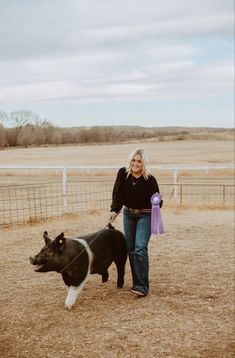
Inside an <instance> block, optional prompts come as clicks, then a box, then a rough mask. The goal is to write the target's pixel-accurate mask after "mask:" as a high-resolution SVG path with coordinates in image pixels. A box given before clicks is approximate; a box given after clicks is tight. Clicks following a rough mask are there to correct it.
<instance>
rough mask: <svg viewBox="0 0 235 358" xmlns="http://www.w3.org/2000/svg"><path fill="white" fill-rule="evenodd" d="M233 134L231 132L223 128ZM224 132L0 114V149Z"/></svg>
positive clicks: (198, 135) (33, 114) (180, 137)
mask: <svg viewBox="0 0 235 358" xmlns="http://www.w3.org/2000/svg"><path fill="white" fill-rule="evenodd" d="M224 131H231V129H228V130H226V129H223V131H222V132H223V133H224ZM216 133H218V134H221V129H219V128H217V129H215V128H214V129H211V128H187V127H163V128H158V127H151V128H148V127H140V126H92V127H85V126H81V127H68V128H62V127H58V126H55V125H53V124H52V123H51V122H50V121H49V120H48V119H45V118H40V117H39V116H38V115H37V114H35V113H33V112H30V111H14V112H11V113H6V112H3V111H2V112H1V111H0V147H15V146H22V147H28V146H41V145H62V144H94V143H122V142H130V141H142V140H149V139H150V140H151V139H152V138H155V139H156V141H165V140H184V139H193V138H194V137H195V139H198V138H200V139H206V138H207V137H208V135H211V134H214V135H215V134H216Z"/></svg>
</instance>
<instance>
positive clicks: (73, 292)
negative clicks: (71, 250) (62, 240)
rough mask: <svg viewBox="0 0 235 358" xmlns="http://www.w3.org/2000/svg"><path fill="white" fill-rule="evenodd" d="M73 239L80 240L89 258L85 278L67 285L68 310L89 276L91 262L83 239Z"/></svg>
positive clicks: (89, 251) (66, 305)
mask: <svg viewBox="0 0 235 358" xmlns="http://www.w3.org/2000/svg"><path fill="white" fill-rule="evenodd" d="M73 240H76V241H78V242H80V243H81V244H82V245H83V246H84V249H85V250H86V252H87V255H88V258H89V260H88V268H87V274H86V277H85V279H84V280H83V281H82V282H81V283H80V285H79V286H69V288H68V295H67V297H66V300H65V308H67V309H68V310H70V309H71V308H72V307H73V305H74V304H75V302H76V299H77V297H78V295H79V294H80V293H81V292H82V289H83V287H84V285H85V283H86V282H87V280H88V278H89V275H90V270H91V263H92V259H93V254H92V252H91V250H90V248H89V246H88V244H87V242H86V241H85V240H83V239H77V238H74V239H73Z"/></svg>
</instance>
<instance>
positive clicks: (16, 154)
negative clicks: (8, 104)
mask: <svg viewBox="0 0 235 358" xmlns="http://www.w3.org/2000/svg"><path fill="white" fill-rule="evenodd" d="M136 147H142V148H144V149H145V151H146V153H147V155H148V158H149V162H150V164H198V163H200V164H207V163H209V164H213V163H234V141H233V140H219V141H218V140H217V141H215V140H184V141H172V142H156V141H155V142H154V141H153V142H140V143H127V144H112V145H111V144H109V145H108V144H103V145H80V146H79V145H77V146H72V145H71V146H58V147H40V148H11V149H4V150H0V164H7V165H8V164H12V165H13V164H16V165H20V164H22V165H23V164H24V165H27V164H28V165H31V164H34V165H54V166H56V165H57V166H58V165H60V166H66V165H67V166H69V165H118V166H119V165H121V166H123V165H125V164H126V163H127V158H128V154H129V152H130V151H132V150H133V149H134V148H136Z"/></svg>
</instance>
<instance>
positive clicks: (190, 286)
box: [0, 141, 235, 358]
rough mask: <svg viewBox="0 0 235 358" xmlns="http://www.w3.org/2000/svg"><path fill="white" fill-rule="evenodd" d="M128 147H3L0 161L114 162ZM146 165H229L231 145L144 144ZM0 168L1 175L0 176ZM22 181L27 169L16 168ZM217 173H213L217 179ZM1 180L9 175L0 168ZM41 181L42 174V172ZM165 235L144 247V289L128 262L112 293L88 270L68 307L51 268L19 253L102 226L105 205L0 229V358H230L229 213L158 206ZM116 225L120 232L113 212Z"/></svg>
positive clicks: (113, 278)
mask: <svg viewBox="0 0 235 358" xmlns="http://www.w3.org/2000/svg"><path fill="white" fill-rule="evenodd" d="M135 146H136V145H133V144H125V145H113V146H111V145H110V146H108V145H102V146H91V147H88V146H81V147H80V146H76V147H58V148H53V147H51V148H32V149H11V150H3V151H0V164H4V163H5V164H19V163H21V164H47V165H82V164H84V165H85V164H89V165H92V164H94V165H95V164H97V165H101V164H107V165H112V164H114V165H123V164H125V161H126V156H127V154H128V152H129V151H130V150H131V149H132V148H133V147H135ZM142 146H143V147H144V148H145V149H146V150H147V152H148V154H149V159H150V162H151V164H163V163H169V164H173V163H182V164H192V163H202V164H205V163H216V162H217V163H233V162H234V150H233V149H234V143H233V142H232V141H218V142H212V141H210V142H206V141H202V142H197V141H191V142H190V141H180V142H169V143H168V142H158V143H144V144H142ZM1 174H2V173H1ZM24 175H25V177H24V178H23V180H26V179H27V177H28V176H29V177H30V176H31V174H30V173H24ZM226 175H227V173H221V176H222V177H223V176H226ZM1 177H2V179H1V181H0V182H1V183H6V182H8V181H9V182H11V180H13V179H14V172H11V173H10V175H9V173H7V175H6V174H4V173H3V174H2V176H1ZM42 179H43V177H42ZM162 215H163V220H164V226H165V230H166V233H165V234H164V235H161V236H157V237H156V236H153V237H152V238H151V241H150V245H149V255H150V285H151V291H150V294H149V296H147V297H146V298H136V297H135V296H133V295H132V294H131V292H130V291H129V288H130V286H131V275H130V268H129V264H127V267H126V282H125V285H124V288H123V289H122V290H117V289H116V287H115V281H116V271H115V267H114V266H111V267H110V281H109V282H108V283H107V284H102V283H101V278H100V277H99V276H98V275H92V276H91V277H90V280H89V281H88V283H87V284H86V286H85V288H84V290H83V292H82V293H81V296H80V298H78V301H77V303H76V305H75V307H74V309H73V310H71V311H66V310H65V309H64V300H65V297H66V289H65V286H64V284H63V281H62V279H61V278H60V275H59V274H56V273H46V274H43V273H42V274H40V273H35V272H34V271H33V268H32V267H31V265H30V264H29V259H28V257H29V256H31V255H33V254H35V253H36V252H37V251H38V250H39V249H40V248H41V247H42V245H43V239H42V233H43V231H44V230H48V232H49V234H50V236H51V237H54V236H55V235H57V234H58V233H60V232H61V231H63V232H64V233H65V236H67V237H69V236H74V235H82V234H85V233H88V232H92V231H96V230H98V229H100V228H102V227H104V226H105V224H106V223H107V219H108V216H109V213H108V211H100V212H99V211H96V210H93V211H91V212H88V213H83V214H78V215H74V216H73V215H70V216H64V217H61V218H57V219H50V220H47V221H44V222H39V223H35V224H31V225H24V226H23V225H22V226H11V227H8V228H2V229H1V244H2V249H1V254H2V255H1V257H2V259H1V278H2V284H1V288H0V310H1V323H0V329H1V332H0V333H1V335H0V356H1V357H3V358H5V357H6V358H8V357H9V358H14V357H19V358H26V357H27V358H28V357H29V358H31V357H39V358H45V357H48V358H51V357H56V358H60V357H61V358H62V357H73V358H79V357H81V358H82V357H84V358H86V357H87V358H90V357H91V358H93V357H94V358H96V357H98V358H101V357H102V358H103V357H104V358H106V357H107V358H109V357H110V358H111V357H118V358H119V357H120V358H126V357H127V358H140V357H143V356H144V357H147V358H152V357H154V358H155V357H156V358H162V357H168V358H181V357H182V358H183V357H184V358H191V357H192V358H219V357H221V358H222V357H223V358H232V357H234V356H235V347H234V317H233V314H234V211H233V210H232V209H231V208H230V209H226V210H222V209H216V208H214V209H213V208H211V209H210V210H209V209H206V208H204V207H199V208H184V207H181V208H180V207H178V208H176V207H175V208H174V207H172V208H170V207H167V205H166V206H165V208H163V209H162ZM115 225H116V227H117V228H118V229H121V230H122V217H121V215H120V216H119V217H118V219H117V222H116V224H115Z"/></svg>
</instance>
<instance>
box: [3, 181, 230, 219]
mask: <svg viewBox="0 0 235 358" xmlns="http://www.w3.org/2000/svg"><path fill="white" fill-rule="evenodd" d="M112 187H113V183H112V182H110V181H107V182H105V181H68V182H67V186H66V191H64V190H63V187H62V185H61V181H55V182H49V183H41V184H40V183H39V184H38V183H37V184H30V185H29V184H25V185H13V186H12V185H10V186H8V185H3V186H0V226H2V225H11V224H22V223H27V222H28V223H29V222H33V221H38V220H41V219H46V218H51V217H56V216H61V215H63V214H70V213H73V214H76V213H81V212H85V211H91V210H101V209H102V210H107V211H109V210H110V204H111V196H112ZM160 188H161V194H162V197H163V200H164V206H166V207H167V206H168V205H190V206H192V205H193V206H200V205H209V206H211V205H213V206H223V207H228V206H234V198H235V195H234V194H235V185H234V184H221V183H220V184H209V183H208V184H205V183H199V184H194V183H193V184H189V183H179V184H172V183H171V184H167V183H161V185H160Z"/></svg>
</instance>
